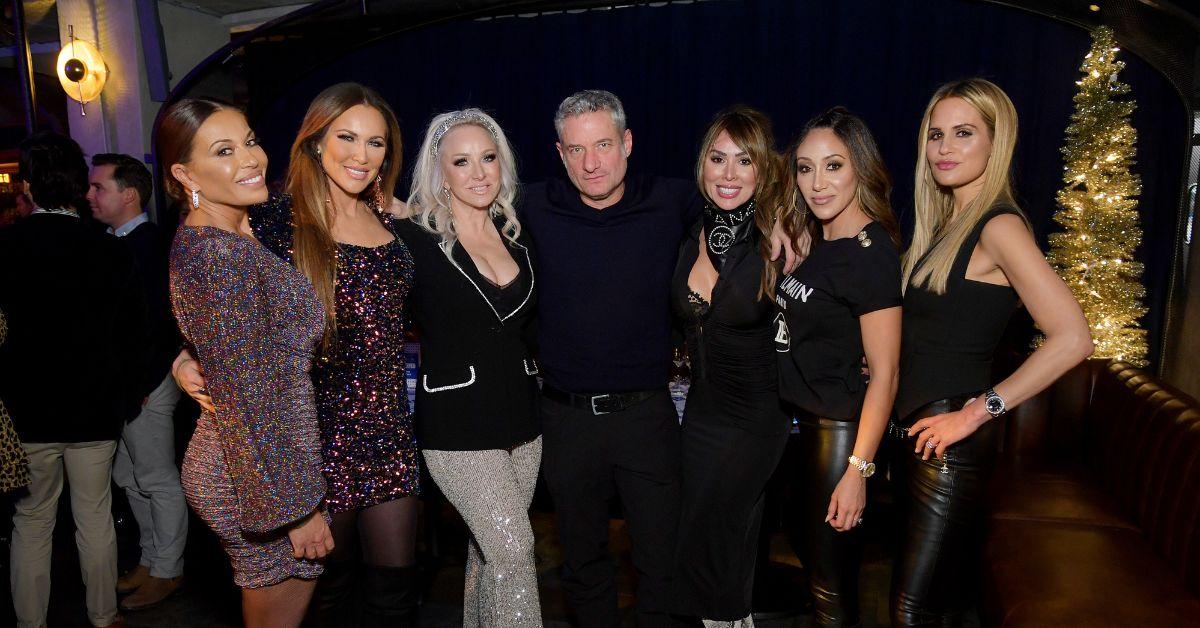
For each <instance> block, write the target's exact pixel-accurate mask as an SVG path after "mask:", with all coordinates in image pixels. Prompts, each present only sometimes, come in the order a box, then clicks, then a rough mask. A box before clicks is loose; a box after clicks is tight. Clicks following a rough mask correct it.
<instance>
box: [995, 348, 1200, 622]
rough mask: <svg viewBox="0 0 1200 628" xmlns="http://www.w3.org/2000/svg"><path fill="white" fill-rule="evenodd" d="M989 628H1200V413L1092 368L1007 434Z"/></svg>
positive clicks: (1171, 395) (1134, 375) (1147, 383)
mask: <svg viewBox="0 0 1200 628" xmlns="http://www.w3.org/2000/svg"><path fill="white" fill-rule="evenodd" d="M1001 460H1002V462H1001V464H1000V465H999V467H998V470H997V473H996V476H995V483H994V486H993V488H994V489H995V493H994V494H993V495H992V499H991V502H990V503H991V515H990V520H989V522H988V523H989V526H988V538H987V542H986V547H985V548H984V549H985V554H986V560H985V562H984V565H983V569H984V574H983V581H984V585H983V591H984V593H983V594H984V600H983V603H982V606H981V609H980V616H981V619H982V622H983V624H984V625H985V626H1005V627H1023V626H1087V627H1103V626H1122V627H1123V626H1155V627H1164V628H1165V627H1168V626H1170V627H1180V626H1200V405H1198V404H1197V402H1196V400H1195V399H1192V398H1190V397H1188V396H1187V395H1185V394H1183V393H1181V392H1179V391H1177V390H1175V389H1173V388H1171V387H1170V386H1169V385H1167V384H1166V383H1164V382H1162V381H1160V380H1158V379H1156V378H1155V377H1154V376H1152V375H1150V374H1149V373H1147V372H1145V371H1142V370H1138V369H1136V368H1133V367H1131V366H1130V365H1128V364H1125V363H1122V362H1108V361H1102V360H1089V361H1087V362H1085V363H1084V364H1082V365H1080V366H1079V367H1078V368H1076V369H1075V370H1074V371H1072V372H1070V373H1068V374H1067V375H1066V376H1064V377H1063V378H1062V379H1061V380H1060V381H1059V382H1057V383H1056V384H1055V385H1054V386H1053V387H1051V388H1050V389H1049V390H1047V391H1046V392H1044V393H1043V394H1042V395H1040V396H1038V397H1037V398H1034V399H1031V400H1029V401H1028V402H1026V403H1025V404H1022V406H1021V407H1018V408H1017V409H1016V410H1015V411H1014V412H1013V413H1012V414H1011V415H1010V416H1009V417H1008V422H1007V424H1006V433H1005V438H1004V451H1003V452H1002V454H1001Z"/></svg>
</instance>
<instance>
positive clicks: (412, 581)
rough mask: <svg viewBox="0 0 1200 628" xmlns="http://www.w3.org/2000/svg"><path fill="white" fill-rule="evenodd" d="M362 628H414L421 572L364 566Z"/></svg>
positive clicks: (418, 601)
mask: <svg viewBox="0 0 1200 628" xmlns="http://www.w3.org/2000/svg"><path fill="white" fill-rule="evenodd" d="M362 596H363V604H362V612H363V620H362V626H363V627H364V628H383V627H385V626H387V627H389V628H392V627H394V628H414V627H415V626H416V625H417V606H419V605H420V601H421V569H420V567H418V566H416V565H413V566H410V567H379V566H375V565H366V566H364V567H363V578H362Z"/></svg>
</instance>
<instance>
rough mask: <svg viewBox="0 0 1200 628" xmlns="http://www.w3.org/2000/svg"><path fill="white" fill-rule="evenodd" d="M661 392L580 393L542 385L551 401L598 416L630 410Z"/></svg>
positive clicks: (544, 395) (543, 391) (544, 393)
mask: <svg viewBox="0 0 1200 628" xmlns="http://www.w3.org/2000/svg"><path fill="white" fill-rule="evenodd" d="M660 392H662V391H660V390H643V391H639V392H626V393H606V394H592V395H580V394H577V393H571V392H567V391H565V390H559V389H557V388H555V387H553V386H551V385H549V384H544V385H543V386H542V396H543V397H545V398H547V399H549V400H551V401H557V402H559V403H562V404H566V405H568V406H571V407H572V408H575V409H576V410H587V411H588V412H591V413H592V414H594V415H596V416H600V415H601V414H611V413H613V412H620V411H622V410H628V409H629V408H632V407H633V406H636V405H637V404H639V403H641V402H643V401H645V400H647V399H649V398H651V397H653V396H654V395H657V394H659V393H660Z"/></svg>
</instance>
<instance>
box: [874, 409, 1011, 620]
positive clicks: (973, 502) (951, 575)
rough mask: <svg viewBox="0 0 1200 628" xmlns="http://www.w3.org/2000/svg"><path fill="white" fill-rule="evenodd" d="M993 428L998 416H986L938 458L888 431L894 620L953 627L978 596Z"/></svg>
mask: <svg viewBox="0 0 1200 628" xmlns="http://www.w3.org/2000/svg"><path fill="white" fill-rule="evenodd" d="M967 399H969V397H958V398H951V399H943V400H941V401H936V402H934V403H931V404H929V405H927V406H925V407H924V408H921V409H919V410H917V411H916V412H914V413H913V414H912V415H910V416H909V418H908V419H906V420H905V421H904V422H903V423H902V424H901V428H906V427H907V426H910V425H912V424H913V423H915V422H916V421H918V420H920V419H922V418H924V417H929V416H934V415H938V414H945V413H948V412H953V411H955V410H959V409H962V407H963V404H964V403H965V402H966V401H967ZM1000 428H1001V425H1000V421H999V420H990V421H988V422H987V423H985V424H983V425H982V426H981V427H980V428H979V429H978V430H976V431H975V433H974V434H972V435H970V436H968V437H967V438H965V439H964V440H962V441H960V442H958V443H956V444H954V445H951V446H950V447H948V448H947V449H946V453H945V458H944V459H938V458H935V457H933V456H930V458H929V460H922V459H921V454H919V453H913V447H914V446H915V445H916V443H915V438H909V437H907V436H904V435H903V434H902V432H901V431H900V430H892V432H893V437H894V439H895V440H896V441H898V442H894V443H893V444H894V445H896V458H895V460H894V464H893V474H894V475H893V482H895V485H896V486H898V487H900V488H899V491H900V494H899V495H898V497H899V498H900V501H901V507H902V509H903V515H902V516H903V521H904V527H903V529H902V531H901V540H900V547H899V553H898V555H897V557H896V565H895V569H894V570H893V572H892V595H891V614H892V625H893V626H959V625H961V623H962V614H963V611H964V610H966V607H967V605H968V604H969V603H970V602H971V600H973V599H975V598H976V597H977V588H978V584H979V576H980V562H979V560H980V558H981V552H982V546H983V537H984V526H985V525H986V517H985V515H986V506H987V504H986V490H987V484H988V480H989V478H990V476H991V471H992V468H993V467H994V466H995V459H996V448H997V445H998V439H999V437H1000ZM897 475H898V476H899V477H897ZM897 480H899V481H897Z"/></svg>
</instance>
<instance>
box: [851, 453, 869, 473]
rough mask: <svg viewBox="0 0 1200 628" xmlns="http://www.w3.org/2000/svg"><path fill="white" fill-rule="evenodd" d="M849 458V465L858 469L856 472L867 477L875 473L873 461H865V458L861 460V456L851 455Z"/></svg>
mask: <svg viewBox="0 0 1200 628" xmlns="http://www.w3.org/2000/svg"><path fill="white" fill-rule="evenodd" d="M849 460H850V466H852V467H854V468H855V469H858V472H859V473H861V474H862V476H863V477H864V478H869V477H871V476H872V475H875V463H874V462H867V461H866V460H863V459H862V458H859V457H858V456H853V455H852V456H850V458H849Z"/></svg>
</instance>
